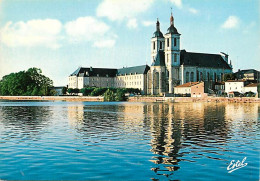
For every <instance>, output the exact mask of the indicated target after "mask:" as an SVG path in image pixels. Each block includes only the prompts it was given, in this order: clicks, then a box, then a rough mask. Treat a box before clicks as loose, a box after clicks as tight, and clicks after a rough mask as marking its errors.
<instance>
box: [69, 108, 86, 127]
mask: <svg viewBox="0 0 260 181" xmlns="http://www.w3.org/2000/svg"><path fill="white" fill-rule="evenodd" d="M68 118H69V124H70V125H72V126H80V125H81V124H82V122H83V119H84V105H83V104H77V105H72V106H68Z"/></svg>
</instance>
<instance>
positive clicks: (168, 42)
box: [167, 38, 170, 47]
mask: <svg viewBox="0 0 260 181" xmlns="http://www.w3.org/2000/svg"><path fill="white" fill-rule="evenodd" d="M169 46H170V38H167V47H169Z"/></svg>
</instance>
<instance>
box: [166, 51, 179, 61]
mask: <svg viewBox="0 0 260 181" xmlns="http://www.w3.org/2000/svg"><path fill="white" fill-rule="evenodd" d="M169 55H170V54H167V55H166V60H167V63H169V58H170V56H169ZM173 61H174V62H177V54H176V53H174V54H173Z"/></svg>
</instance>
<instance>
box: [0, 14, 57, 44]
mask: <svg viewBox="0 0 260 181" xmlns="http://www.w3.org/2000/svg"><path fill="white" fill-rule="evenodd" d="M61 30H62V24H61V22H60V21H59V20H55V19H44V20H41V19H37V20H30V21H27V22H23V21H19V22H16V23H13V22H11V21H9V22H7V23H6V24H5V26H4V27H3V28H1V29H0V38H1V39H0V41H1V42H2V43H4V44H5V45H7V46H9V47H20V46H26V47H32V46H44V47H49V48H54V49H55V48H58V47H60V44H59V43H58V41H59V39H60V38H61V37H60V36H59V34H60V32H61Z"/></svg>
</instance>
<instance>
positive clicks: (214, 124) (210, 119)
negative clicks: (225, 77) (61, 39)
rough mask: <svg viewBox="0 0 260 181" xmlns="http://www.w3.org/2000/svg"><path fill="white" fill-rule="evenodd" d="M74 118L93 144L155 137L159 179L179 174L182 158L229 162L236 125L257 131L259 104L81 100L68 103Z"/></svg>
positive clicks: (153, 150) (153, 144) (155, 168)
mask: <svg viewBox="0 0 260 181" xmlns="http://www.w3.org/2000/svg"><path fill="white" fill-rule="evenodd" d="M68 117H69V124H70V125H71V126H73V127H74V128H75V129H76V130H77V131H78V133H80V134H82V135H83V138H84V139H85V141H86V143H87V144H88V145H98V144H99V143H100V142H101V141H102V142H104V141H106V140H108V139H114V140H116V139H124V136H126V140H127V139H128V140H129V139H130V136H131V138H132V137H133V135H134V136H136V137H135V139H150V145H151V149H150V151H151V153H153V156H152V157H151V158H150V160H149V161H150V162H151V163H153V165H152V167H150V168H147V169H149V170H152V171H153V172H154V173H155V177H154V178H152V179H153V180H156V179H157V177H158V178H160V177H161V176H163V177H165V178H169V179H170V178H172V177H174V173H175V172H176V171H180V170H181V169H182V167H181V163H182V162H188V163H198V162H199V160H201V159H210V160H216V161H225V162H228V161H229V160H227V159H226V158H225V156H223V155H224V154H225V153H227V152H232V151H233V150H231V149H230V148H229V147H228V146H227V145H228V142H230V139H231V138H232V137H233V136H234V135H233V134H232V133H233V132H234V129H240V131H243V130H245V127H247V128H248V129H247V131H248V130H256V129H255V128H254V126H255V125H256V124H257V120H258V117H259V104H252V105H240V104H221V103H218V104H215V103H213V104H212V103H187V104H185V103H182V104H178V103H175V104H173V103H134V104H133V103H131V104H114V105H95V106H93V105H92V106H89V105H84V104H79V105H76V106H71V107H68ZM238 121H239V122H238ZM254 132H255V131H253V133H254ZM138 135H139V136H140V135H141V136H140V137H138ZM127 136H128V137H127Z"/></svg>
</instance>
